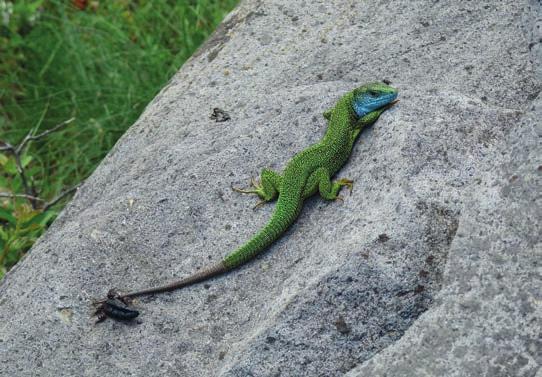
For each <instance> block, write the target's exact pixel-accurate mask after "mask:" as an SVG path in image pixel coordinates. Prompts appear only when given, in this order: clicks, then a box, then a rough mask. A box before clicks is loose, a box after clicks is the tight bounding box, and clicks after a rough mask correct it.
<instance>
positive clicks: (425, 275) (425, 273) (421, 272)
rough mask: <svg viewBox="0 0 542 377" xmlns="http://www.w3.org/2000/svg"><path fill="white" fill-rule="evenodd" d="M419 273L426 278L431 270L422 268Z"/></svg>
mask: <svg viewBox="0 0 542 377" xmlns="http://www.w3.org/2000/svg"><path fill="white" fill-rule="evenodd" d="M418 275H419V276H420V277H422V278H426V277H428V276H429V272H428V271H425V270H421V271H420V272H419V273H418Z"/></svg>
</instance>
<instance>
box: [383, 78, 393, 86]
mask: <svg viewBox="0 0 542 377" xmlns="http://www.w3.org/2000/svg"><path fill="white" fill-rule="evenodd" d="M382 82H383V83H384V84H386V85H391V80H388V79H383V80H382Z"/></svg>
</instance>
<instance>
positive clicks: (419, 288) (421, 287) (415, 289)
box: [414, 284, 425, 294]
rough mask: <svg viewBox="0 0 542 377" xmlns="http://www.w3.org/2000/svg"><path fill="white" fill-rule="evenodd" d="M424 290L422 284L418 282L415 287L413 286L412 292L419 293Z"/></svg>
mask: <svg viewBox="0 0 542 377" xmlns="http://www.w3.org/2000/svg"><path fill="white" fill-rule="evenodd" d="M424 290H425V287H424V286H423V285H420V284H418V285H417V286H416V288H414V293H416V294H419V293H422V292H423V291H424Z"/></svg>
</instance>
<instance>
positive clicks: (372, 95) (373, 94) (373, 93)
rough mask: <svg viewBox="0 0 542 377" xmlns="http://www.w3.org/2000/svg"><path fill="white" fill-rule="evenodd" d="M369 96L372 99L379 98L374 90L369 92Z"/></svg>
mask: <svg viewBox="0 0 542 377" xmlns="http://www.w3.org/2000/svg"><path fill="white" fill-rule="evenodd" d="M369 95H370V96H371V97H378V93H377V92H375V91H374V90H370V91H369Z"/></svg>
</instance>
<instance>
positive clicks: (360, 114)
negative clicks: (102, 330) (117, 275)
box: [96, 82, 397, 321]
mask: <svg viewBox="0 0 542 377" xmlns="http://www.w3.org/2000/svg"><path fill="white" fill-rule="evenodd" d="M396 98H397V90H396V89H394V88H392V87H390V86H388V85H386V84H383V83H378V82H376V83H370V84H366V85H363V86H360V87H359V88H356V89H354V90H352V91H350V92H348V93H346V94H345V95H343V96H342V97H341V98H340V99H339V101H338V102H337V103H336V104H335V106H334V107H333V108H331V109H330V110H328V111H326V112H325V113H324V117H325V118H326V119H327V121H328V123H329V126H328V129H327V131H326V133H325V135H324V137H323V139H322V140H321V141H320V142H319V143H316V144H314V145H312V146H310V147H308V148H307V149H305V150H303V151H302V152H300V153H298V154H297V155H295V156H294V157H293V158H292V159H291V160H290V161H289V162H288V164H287V165H286V168H285V169H284V171H283V173H282V175H281V174H279V173H277V172H274V171H272V170H269V169H264V170H263V171H262V173H261V177H260V182H261V183H258V182H256V181H254V180H253V181H252V186H253V187H252V188H251V189H245V190H241V189H235V188H234V190H235V191H238V192H241V193H252V194H256V195H258V196H259V197H260V199H261V202H260V203H259V204H258V205H260V204H261V203H265V202H270V201H272V200H274V199H276V198H277V197H278V200H277V204H276V207H275V210H274V212H273V215H272V217H271V219H270V220H269V222H268V223H267V224H266V225H265V226H264V227H263V228H262V229H261V230H260V231H259V232H257V233H256V234H255V235H254V236H253V237H252V238H251V239H250V240H249V241H248V242H246V243H245V244H243V245H242V246H241V247H239V248H238V249H237V250H235V251H233V252H232V253H230V254H228V255H227V256H226V257H225V258H224V259H223V260H222V261H220V262H218V263H216V264H214V265H212V266H210V267H208V268H205V269H203V270H202V271H200V272H197V273H195V274H193V275H191V276H188V277H186V278H184V279H182V280H179V281H176V282H173V283H171V284H168V285H164V286H160V287H154V288H149V289H144V290H141V291H136V292H130V293H126V294H120V293H119V292H117V291H116V290H110V291H109V293H108V299H106V300H103V301H99V302H98V303H97V304H99V305H100V306H99V308H98V310H97V312H96V314H97V315H98V321H101V320H104V319H105V318H106V317H112V318H116V319H131V318H134V317H135V316H137V314H138V312H137V311H133V310H130V309H128V308H127V307H126V306H127V305H128V304H129V302H130V301H131V299H132V298H134V297H137V296H142V295H148V294H154V293H160V292H167V291H172V290H174V289H178V288H182V287H185V286H187V285H190V284H194V283H197V282H201V281H203V280H206V279H209V278H211V277H213V276H216V275H219V274H222V273H224V272H226V271H229V270H232V269H234V268H236V267H239V266H241V265H242V264H244V263H246V262H247V261H249V260H251V259H253V258H254V257H255V256H256V255H258V254H259V253H261V252H262V251H263V250H265V249H266V248H267V247H269V246H270V245H271V244H272V243H273V242H274V241H276V240H277V239H278V238H279V237H280V236H281V235H282V234H283V233H284V232H285V231H286V230H287V229H288V228H289V227H290V225H292V223H293V222H294V221H295V220H296V218H297V217H298V216H299V214H300V212H301V208H302V207H303V202H304V201H305V199H307V198H308V197H310V196H312V195H314V194H316V193H317V192H318V193H320V195H321V196H322V197H323V198H324V199H327V200H336V199H341V197H340V196H339V195H338V194H339V191H340V190H341V187H343V186H347V187H348V188H349V189H350V190H352V185H353V182H352V181H351V180H349V179H344V178H343V179H339V180H336V181H332V180H331V177H332V176H333V175H334V174H335V173H337V171H339V169H340V168H341V167H342V166H343V165H344V164H345V163H346V161H347V160H348V158H349V156H350V154H351V153H352V148H353V146H354V143H355V141H356V139H357V137H358V135H359V134H360V132H361V130H362V129H363V128H364V127H365V126H368V125H370V124H372V123H374V122H375V121H376V120H377V119H378V117H379V116H380V114H382V112H384V111H385V110H386V109H388V108H389V107H391V106H392V105H393V104H394V103H395V102H397V101H396ZM119 301H120V302H119ZM122 304H124V305H122ZM125 305H126V306H125Z"/></svg>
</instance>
